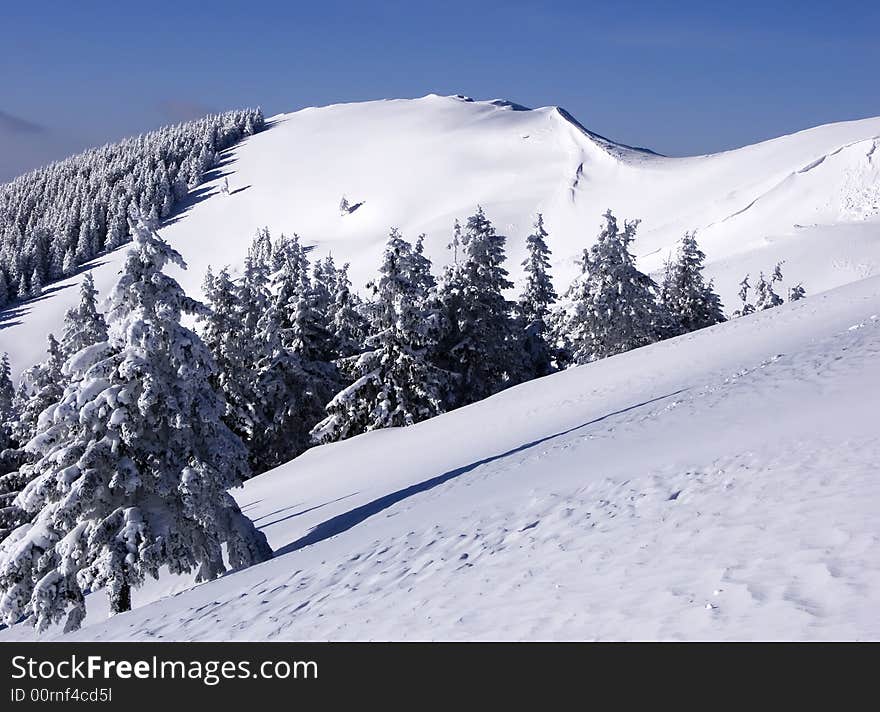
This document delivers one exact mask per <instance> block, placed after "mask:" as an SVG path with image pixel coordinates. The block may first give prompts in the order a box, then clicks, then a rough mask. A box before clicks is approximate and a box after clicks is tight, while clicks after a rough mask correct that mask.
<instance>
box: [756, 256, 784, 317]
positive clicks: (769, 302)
mask: <svg viewBox="0 0 880 712" xmlns="http://www.w3.org/2000/svg"><path fill="white" fill-rule="evenodd" d="M781 281H782V263H781V262H780V263H779V264H777V265H776V267H775V268H774V270H773V274H772V275H771V276H770V279H769V280H768V279H767V278H766V277H764V273H763V272H761V274H760V276H759V278H758V283H757V284H756V285H755V309H756V310H757V311H762V310H764V309H772V308H773V307H778V306H779V305H780V304H783V303H784V302H783V300H782V297H780V296H779V295H778V294H777V293H776V292H775V291H774V289H773V283H774V282H781Z"/></svg>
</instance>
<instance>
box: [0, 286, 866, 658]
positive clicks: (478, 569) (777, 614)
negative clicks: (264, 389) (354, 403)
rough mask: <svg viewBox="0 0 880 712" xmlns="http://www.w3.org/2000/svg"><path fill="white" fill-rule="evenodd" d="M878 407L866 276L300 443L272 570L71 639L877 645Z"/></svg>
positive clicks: (276, 488)
mask: <svg viewBox="0 0 880 712" xmlns="http://www.w3.org/2000/svg"><path fill="white" fill-rule="evenodd" d="M877 403H880V277H874V278H870V279H866V280H861V281H859V282H856V283H853V284H851V285H847V286H845V287H841V288H838V289H835V290H832V291H829V292H827V293H825V294H822V295H817V296H813V297H811V298H809V299H807V300H804V301H801V302H798V303H796V304H788V305H785V306H782V307H779V308H776V309H772V310H769V311H765V312H762V313H760V314H757V315H753V316H750V317H746V318H743V319H737V320H735V321H732V322H728V323H726V324H721V325H718V326H716V327H712V328H710V329H705V330H702V331H698V332H694V333H692V334H688V335H686V336H683V337H679V338H676V339H672V340H669V341H664V342H661V343H658V344H654V345H652V346H649V347H646V348H642V349H637V350H635V351H631V352H629V353H626V354H622V355H620V356H615V357H613V358H609V359H606V360H603V361H599V362H596V363H593V364H590V365H588V366H583V367H580V368H575V369H571V370H568V371H565V372H563V373H559V374H555V375H552V376H549V377H547V378H543V379H539V380H536V381H532V382H530V383H526V384H524V385H522V386H519V387H516V388H512V389H510V390H508V391H506V392H503V393H501V394H499V395H497V396H494V397H492V398H489V399H487V400H485V401H482V402H480V403H477V404H475V405H472V406H469V407H467V408H463V409H460V410H458V411H455V412H452V413H448V414H446V415H442V416H440V417H437V418H434V419H432V420H429V421H426V422H424V423H421V424H419V425H416V426H413V427H410V428H406V429H392V430H385V431H377V432H374V433H369V434H366V435H363V436H360V437H357V438H354V439H352V440H349V441H346V442H342V443H336V444H333V445H328V446H324V447H320V448H316V449H313V450H311V451H309V452H307V453H306V454H305V455H303V456H302V457H299V458H297V459H296V460H294V461H292V462H290V463H288V464H287V465H284V466H282V467H280V468H278V469H276V470H273V471H271V472H268V473H266V474H264V475H261V476H260V477H257V478H255V479H253V480H251V481H249V482H248V483H247V484H246V486H245V487H244V488H243V490H241V491H239V492H238V493H237V495H236V496H237V499H238V501H239V502H240V503H241V504H242V506H243V508H244V509H245V511H246V512H247V513H248V514H249V515H250V516H251V517H252V518H253V519H254V521H255V522H256V523H257V524H258V526H260V527H261V528H262V530H263V531H264V532H266V534H267V536H268V537H269V539H270V542H271V544H272V545H273V547H274V548H275V549H276V551H277V554H276V558H275V559H274V560H272V561H269V562H266V563H265V564H261V565H259V566H255V567H252V568H250V569H247V570H244V571H240V572H237V573H233V574H230V575H227V576H226V577H224V578H222V579H220V580H218V581H214V582H210V583H207V584H203V585H200V586H198V587H195V588H192V589H190V590H187V591H182V592H178V593H177V594H176V595H171V596H168V597H165V598H161V599H160V600H156V601H154V602H153V603H151V604H149V605H143V606H141V607H140V608H137V609H136V610H134V611H132V612H130V613H127V614H124V615H119V616H116V617H114V618H112V619H110V620H109V621H105V620H102V611H101V608H102V606H101V602H100V599H99V600H93V599H95V598H96V596H91V597H90V600H89V607H90V611H91V613H90V616H89V619H88V621H87V625H86V627H84V628H83V629H82V630H81V631H80V632H78V633H76V634H73V635H71V636H66V639H125V640H158V639H197V640H206V639H221V640H226V639H251V640H271V639H316V640H323V639H331V640H340V639H467V640H472V639H508V638H510V639H593V638H598V639H621V638H623V639H645V638H650V639H656V638H660V639H707V638H710V639H755V638H757V639H778V638H786V639H789V638H797V639H838V638H846V639H878V638H880V618H878V616H877V614H876V611H877V609H878V605H880V558H878V556H877V550H878V544H880V523H878V519H877V516H876V511H877V502H878V501H880V478H878V473H877V463H878V462H880V432H878V429H877V420H876V406H877ZM171 585H175V584H174V582H171V581H169V580H167V579H166V580H165V581H164V582H160V583H159V584H152V585H151V586H150V587H148V588H147V589H146V590H144V591H142V592H140V594H139V597H140V600H141V602H144V601H145V600H147V599H149V598H151V597H152V598H155V597H156V596H158V595H160V594H161V593H162V591H163V590H164V591H167V590H168V587H169V586H171ZM176 585H178V586H179V585H180V582H177V584H176ZM99 596H100V594H99ZM100 597H101V598H103V596H100ZM31 636H33V632H32V631H31V630H30V629H28V628H24V627H15V628H13V629H11V630H6V631H2V632H0V638H27V637H31ZM51 637H52V636H51V635H50V636H49V638H51Z"/></svg>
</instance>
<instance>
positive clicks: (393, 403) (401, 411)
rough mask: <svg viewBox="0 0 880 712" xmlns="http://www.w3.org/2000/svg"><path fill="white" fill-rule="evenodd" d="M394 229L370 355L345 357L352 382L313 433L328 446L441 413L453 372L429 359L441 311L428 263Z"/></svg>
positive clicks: (376, 292)
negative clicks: (431, 292)
mask: <svg viewBox="0 0 880 712" xmlns="http://www.w3.org/2000/svg"><path fill="white" fill-rule="evenodd" d="M425 259H426V258H424V257H423V255H422V254H421V250H416V249H414V248H413V246H412V245H410V243H408V242H407V241H406V240H404V239H403V238H402V237H401V235H400V233H399V232H398V230H397V229H396V228H394V229H392V230H391V234H390V236H389V238H388V242H387V243H386V246H385V253H384V257H383V261H382V266H381V267H380V270H379V277H378V279H376V280H375V281H374V282H372V283H371V287H372V290H373V301H372V308H371V316H372V322H371V324H370V335H369V337H368V338H367V340H366V348H367V349H368V350H367V351H366V352H365V353H363V354H360V355H359V356H354V357H351V358H350V359H347V360H346V363H345V365H344V366H343V370H345V371H346V373H347V374H348V375H349V376H350V377H351V379H352V380H353V382H352V384H351V385H350V386H348V387H346V388H344V389H343V390H342V391H340V392H339V393H338V394H337V395H336V396H335V397H334V398H333V400H331V401H330V403H329V404H328V405H327V417H326V418H325V419H324V420H322V421H321V422H320V423H318V424H317V425H316V426H315V428H314V430H312V437H313V438H314V440H315V442H319V443H325V442H331V441H334V440H343V439H345V438H349V437H352V436H354V435H358V434H360V433H363V432H367V431H369V430H376V429H379V428H387V427H395V426H396V427H403V426H407V425H412V424H413V423H417V422H419V421H422V420H425V419H427V418H430V417H433V416H434V415H437V414H439V413H442V412H443V410H444V408H445V403H446V402H447V400H448V395H449V392H450V390H451V387H452V385H453V382H454V376H453V375H452V374H451V373H449V372H447V371H444V370H442V369H440V368H438V367H436V366H435V365H434V364H432V363H431V362H430V354H431V353H432V350H433V348H432V347H433V346H434V344H435V343H436V337H437V329H436V324H437V314H436V313H432V312H429V311H428V310H427V309H426V304H427V296H428V295H427V292H426V291H425V262H424V261H423V260H425Z"/></svg>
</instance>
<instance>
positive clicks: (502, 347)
mask: <svg viewBox="0 0 880 712" xmlns="http://www.w3.org/2000/svg"><path fill="white" fill-rule="evenodd" d="M505 242H506V238H505V237H504V236H503V235H499V234H497V232H496V231H495V228H494V227H493V226H492V223H491V222H489V220H488V219H487V218H486V215H485V213H484V212H483V209H482V208H478V209H477V212H476V213H475V214H474V215H472V216H471V217H470V218H468V221H467V224H466V225H465V227H464V229H463V230H461V232H460V234H458V232H456V235H455V237H454V239H453V243H452V244H453V246H454V249H455V250H456V252H457V261H456V262H455V263H454V264H453V265H451V266H450V267H449V268H448V269H447V271H446V274H445V275H444V279H443V284H442V285H441V286H440V288H439V300H440V303H441V305H442V309H443V320H444V324H445V331H446V333H445V334H444V337H443V341H442V343H441V345H440V348H439V350H440V352H441V353H443V354H445V356H446V360H445V363H444V364H443V365H444V367H445V368H446V370H448V371H452V372H453V373H457V374H459V376H460V379H459V385H458V389H457V393H456V394H455V398H454V404H455V405H456V406H457V405H466V404H468V403H473V402H475V401H478V400H481V399H482V398H486V397H487V396H490V395H492V394H494V393H497V392H498V391H500V390H502V389H504V388H506V387H508V386H511V385H514V384H516V383H519V382H520V381H522V380H523V378H524V375H525V371H526V364H525V355H524V354H523V351H522V347H521V342H520V341H519V340H518V339H517V338H516V335H515V333H514V324H513V320H512V319H511V313H512V312H513V309H514V305H513V303H511V302H509V301H508V300H507V299H506V298H505V296H504V293H505V290H507V289H509V288H510V287H512V286H513V283H512V282H511V281H510V280H509V279H508V278H507V270H506V269H505V268H504V261H505V251H504V244H505Z"/></svg>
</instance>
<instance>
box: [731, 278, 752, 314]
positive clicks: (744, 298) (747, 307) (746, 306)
mask: <svg viewBox="0 0 880 712" xmlns="http://www.w3.org/2000/svg"><path fill="white" fill-rule="evenodd" d="M751 288H752V285H750V284H749V275H746V276H745V277H743V279H742V282H740V283H739V292H737V295H738V296H739V298H740V301H741V302H742V306H741V307H740V308H739V309H737V310H736V311H735V312H733V316H734V317H740V316H746V315H748V314H754V313H755V306H754V304H752V303H751V302H750V301H749V290H750V289H751Z"/></svg>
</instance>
